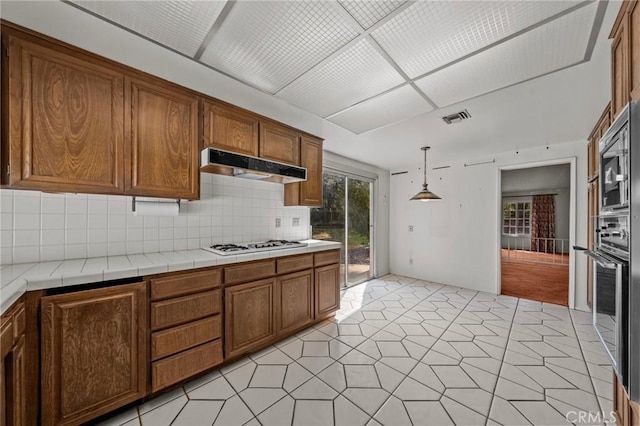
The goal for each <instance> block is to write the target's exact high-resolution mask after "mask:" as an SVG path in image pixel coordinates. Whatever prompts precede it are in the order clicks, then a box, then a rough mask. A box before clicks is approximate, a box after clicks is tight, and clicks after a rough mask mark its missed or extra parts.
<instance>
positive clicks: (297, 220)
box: [291, 217, 300, 226]
mask: <svg viewBox="0 0 640 426" xmlns="http://www.w3.org/2000/svg"><path fill="white" fill-rule="evenodd" d="M291 225H292V226H300V218H299V217H294V218H293V220H292V221H291Z"/></svg>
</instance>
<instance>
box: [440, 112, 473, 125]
mask: <svg viewBox="0 0 640 426" xmlns="http://www.w3.org/2000/svg"><path fill="white" fill-rule="evenodd" d="M467 118H471V114H469V111H467V110H466V109H465V110H464V111H460V112H456V113H455V114H450V115H447V116H446V117H442V120H443V121H444V122H445V123H447V124H453V123H459V122H460V121H462V120H466V119H467Z"/></svg>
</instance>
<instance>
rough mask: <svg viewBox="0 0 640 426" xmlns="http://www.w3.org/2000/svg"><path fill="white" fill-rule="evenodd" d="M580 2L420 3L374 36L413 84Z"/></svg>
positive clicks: (399, 15) (384, 26)
mask: <svg viewBox="0 0 640 426" xmlns="http://www.w3.org/2000/svg"><path fill="white" fill-rule="evenodd" d="M578 3H579V2H578V1H418V2H416V3H414V4H413V5H412V6H410V7H408V8H406V9H405V10H403V11H402V12H400V13H399V14H398V15H397V16H395V17H393V18H392V19H390V20H389V21H388V22H386V23H385V24H384V25H382V26H380V27H379V28H377V29H375V30H374V31H373V32H372V33H371V35H372V37H373V38H374V39H375V40H376V41H378V43H380V45H381V46H382V47H383V48H384V49H385V50H386V52H387V53H388V54H389V55H390V56H391V57H392V58H393V59H394V60H395V61H396V62H397V63H398V65H400V67H401V68H402V69H403V70H404V71H405V72H406V73H407V75H409V77H411V78H416V77H419V76H420V75H422V74H424V73H427V72H429V71H432V70H434V69H436V68H438V67H441V66H443V65H445V64H448V63H450V62H452V61H454V60H456V59H459V58H461V57H463V56H465V55H467V54H469V53H472V52H474V51H477V50H479V49H481V48H483V47H485V46H487V45H490V44H491V43H494V42H496V41H498V40H501V39H503V38H505V37H508V36H510V35H513V34H514V33H516V32H518V31H520V30H522V29H524V28H527V27H529V26H531V25H534V24H536V23H538V22H540V21H542V20H544V19H547V18H549V17H551V16H553V15H555V14H557V13H560V12H562V11H564V10H566V9H568V8H570V7H572V6H575V5H576V4H578Z"/></svg>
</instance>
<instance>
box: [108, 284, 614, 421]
mask: <svg viewBox="0 0 640 426" xmlns="http://www.w3.org/2000/svg"><path fill="white" fill-rule="evenodd" d="M590 322H591V317H590V314H587V313H584V312H578V311H571V310H569V309H567V308H564V307H561V306H557V305H550V304H542V303H539V302H532V301H529V300H525V299H517V298H513V297H507V296H494V295H491V294H487V293H480V292H477V291H471V290H466V289H461V288H457V287H451V286H446V285H442V284H435V283H431V282H425V281H420V280H414V279H410V278H405V277H400V276H394V275H388V276H386V277H383V278H381V279H376V280H373V281H370V282H368V283H365V284H363V285H359V286H356V287H352V288H350V289H348V290H346V291H345V292H344V293H343V295H342V309H341V310H340V312H338V314H337V315H336V317H335V319H332V320H329V321H325V322H323V323H321V324H318V325H316V326H315V327H313V328H309V329H307V330H304V331H302V332H300V333H299V334H297V335H296V336H294V337H292V338H289V339H287V340H285V341H283V342H280V343H278V344H276V345H274V346H272V347H269V348H267V349H265V350H263V351H261V352H259V353H256V354H253V355H251V356H250V357H247V358H245V359H242V360H241V361H238V362H236V363H234V364H232V365H229V366H227V367H224V368H222V369H221V370H219V371H214V372H212V373H210V374H208V375H206V376H204V377H201V378H198V379H196V380H193V381H191V382H189V383H188V384H186V385H185V386H184V387H183V388H180V389H177V390H174V391H172V392H169V393H167V394H164V395H161V396H159V397H158V398H156V399H154V400H152V401H149V402H147V403H144V404H142V405H140V406H138V407H136V408H134V409H131V410H129V411H126V412H124V413H120V414H118V415H117V416H115V417H113V418H111V419H109V420H108V421H107V422H106V423H108V424H113V425H116V424H117V425H119V424H127V425H138V424H142V425H144V426H146V425H154V426H162V425H212V424H213V425H251V426H253V425H264V426H271V425H274V426H281V425H304V426H312V425H348V426H356V425H450V424H457V425H497V424H501V425H521V424H522V425H528V424H534V425H560V424H567V423H570V422H568V421H567V417H568V418H569V420H571V421H574V422H575V421H577V419H578V413H579V412H581V411H582V412H589V413H592V417H591V419H592V420H594V419H595V420H597V419H598V415H597V414H598V413H601V414H600V417H599V418H600V420H601V421H600V424H603V423H604V422H605V421H608V420H609V419H610V418H611V417H610V415H609V413H610V411H611V409H612V401H611V399H612V384H611V365H610V363H609V360H608V358H607V356H606V354H605V353H604V351H603V349H602V347H601V345H600V343H599V342H598V340H597V336H596V335H595V333H594V331H593V328H592V327H591V325H590ZM581 424H584V423H581Z"/></svg>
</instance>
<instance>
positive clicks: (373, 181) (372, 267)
mask: <svg viewBox="0 0 640 426" xmlns="http://www.w3.org/2000/svg"><path fill="white" fill-rule="evenodd" d="M324 173H328V174H332V175H337V176H341V177H344V178H345V181H344V186H345V188H344V197H345V203H344V209H345V211H344V222H345V223H344V276H343V283H344V286H343V287H344V288H347V287H349V286H350V285H356V284H360V283H363V282H365V281H368V280H370V279H372V278H374V277H375V276H376V260H375V259H376V256H375V253H376V250H375V244H374V243H375V229H376V227H375V219H376V211H375V208H374V207H375V205H376V203H375V200H376V193H377V187H378V179H377V178H371V177H367V176H361V175H358V174H355V173H350V172H345V171H344V170H340V169H334V168H332V167H327V166H325V167H323V168H322V174H323V176H324ZM323 178H324V177H323ZM349 179H354V180H359V181H363V182H368V183H369V184H370V185H371V186H370V190H369V276H368V278H366V279H364V280H362V281H359V282H354V283H349Z"/></svg>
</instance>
